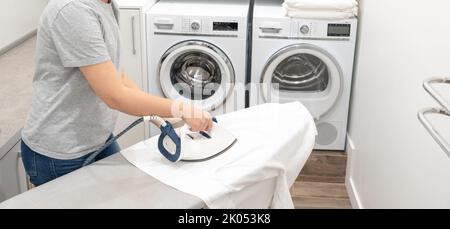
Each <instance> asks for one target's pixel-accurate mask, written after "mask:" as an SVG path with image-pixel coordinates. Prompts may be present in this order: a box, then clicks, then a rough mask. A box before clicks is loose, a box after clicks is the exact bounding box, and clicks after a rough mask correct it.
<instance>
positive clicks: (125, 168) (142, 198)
mask: <svg viewBox="0 0 450 229" xmlns="http://www.w3.org/2000/svg"><path fill="white" fill-rule="evenodd" d="M204 207H205V204H204V203H203V202H202V201H201V200H200V199H198V198H196V197H194V196H191V195H188V194H185V193H183V192H180V191H177V190H175V189H173V188H171V187H169V186H167V185H165V184H163V183H161V182H159V181H158V180H156V179H154V178H152V177H150V176H148V175H147V174H145V173H143V172H142V171H141V170H139V169H137V168H136V167H134V166H133V165H132V164H130V163H128V162H127V161H126V160H125V158H124V157H123V156H122V155H121V154H120V153H118V154H115V155H113V156H111V157H108V158H106V159H103V160H101V161H98V162H96V163H94V164H92V165H90V166H88V167H84V168H82V169H79V170H77V171H75V172H73V173H70V174H68V175H66V176H63V177H60V178H58V179H56V180H54V181H51V182H49V183H47V184H45V185H42V186H39V187H37V188H34V189H31V190H30V191H27V192H25V193H22V194H20V195H18V196H15V197H13V198H11V199H9V200H6V201H4V202H1V203H0V209H2V208H3V209H4V208H7V209H10V208H13V209H17V208H19V209H22V208H25V209H29V208H32V209H35V208H39V209H41V208H43V209H55V208H56V209H66V208H69V209H74V208H75V209H78V208H95V209H97V208H101V209H105V208H106V209H111V208H133V209H135V208H141V209H142V208H143V209H149V208H150V209H151V208H181V209H199V208H204Z"/></svg>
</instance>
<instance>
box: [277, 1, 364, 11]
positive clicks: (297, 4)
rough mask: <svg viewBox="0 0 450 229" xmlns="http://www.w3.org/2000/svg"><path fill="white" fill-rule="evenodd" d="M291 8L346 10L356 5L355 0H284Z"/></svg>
mask: <svg viewBox="0 0 450 229" xmlns="http://www.w3.org/2000/svg"><path fill="white" fill-rule="evenodd" d="M284 3H285V4H286V5H287V6H289V7H290V8H293V9H301V10H334V11H346V10H349V9H350V10H351V9H354V8H355V7H358V1H356V0H285V1H284Z"/></svg>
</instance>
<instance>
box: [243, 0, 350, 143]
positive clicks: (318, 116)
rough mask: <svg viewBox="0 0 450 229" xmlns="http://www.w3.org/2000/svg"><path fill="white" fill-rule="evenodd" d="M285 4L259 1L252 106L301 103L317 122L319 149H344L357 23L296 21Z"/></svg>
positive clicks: (255, 16) (254, 17)
mask: <svg viewBox="0 0 450 229" xmlns="http://www.w3.org/2000/svg"><path fill="white" fill-rule="evenodd" d="M281 4H282V1H277V0H270V1H269V0H256V1H255V6H254V11H253V38H252V41H253V45H252V46H253V50H252V62H251V63H252V71H251V84H250V85H249V91H250V105H256V104H260V103H267V102H281V103H285V102H292V101H300V102H302V103H303V104H304V105H305V106H306V107H307V108H308V109H309V111H310V112H311V114H312V115H313V117H314V118H315V120H316V124H317V129H318V132H319V134H318V137H317V140H316V147H315V148H316V149H318V150H344V149H345V144H346V135H347V134H346V133H347V120H348V113H349V112H348V111H349V103H350V94H351V84H352V75H353V62H354V55H355V43H356V35H357V23H358V21H357V18H351V19H345V20H317V19H315V20H309V19H292V18H289V17H286V16H285V11H284V9H283V8H282V6H281Z"/></svg>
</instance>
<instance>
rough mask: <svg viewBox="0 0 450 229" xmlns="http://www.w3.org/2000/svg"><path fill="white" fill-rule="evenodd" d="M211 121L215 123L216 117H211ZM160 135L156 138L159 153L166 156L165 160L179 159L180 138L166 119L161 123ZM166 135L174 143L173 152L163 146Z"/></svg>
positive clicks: (175, 160) (173, 160)
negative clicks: (163, 123)
mask: <svg viewBox="0 0 450 229" xmlns="http://www.w3.org/2000/svg"><path fill="white" fill-rule="evenodd" d="M212 121H213V122H215V123H217V119H216V117H213V118H212ZM160 128H161V135H159V138H158V149H159V152H161V154H162V155H163V156H164V157H165V158H167V160H169V161H171V162H177V161H179V160H180V157H181V139H180V136H178V135H177V133H176V132H175V129H174V128H173V126H172V124H171V123H170V122H168V121H166V123H165V125H161V127H160ZM166 137H169V138H170V140H171V141H172V142H173V143H174V144H175V146H176V149H175V153H174V154H172V153H170V152H169V151H168V150H167V149H166V148H165V147H164V139H165V138H166Z"/></svg>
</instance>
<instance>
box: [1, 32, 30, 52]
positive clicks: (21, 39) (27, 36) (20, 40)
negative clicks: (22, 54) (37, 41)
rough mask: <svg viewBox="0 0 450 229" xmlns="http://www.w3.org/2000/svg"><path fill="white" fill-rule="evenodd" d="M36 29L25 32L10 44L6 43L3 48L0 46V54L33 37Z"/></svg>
mask: <svg viewBox="0 0 450 229" xmlns="http://www.w3.org/2000/svg"><path fill="white" fill-rule="evenodd" d="M36 32H37V30H33V31H31V32H29V33H27V34H25V35H24V36H22V37H20V38H19V39H17V40H16V41H14V42H12V43H11V44H9V45H7V46H6V47H4V48H0V56H1V55H3V54H5V53H6V52H8V51H9V50H11V49H13V48H15V47H17V46H18V45H20V44H22V43H23V42H24V41H26V40H28V39H30V38H31V37H33V36H34V35H36Z"/></svg>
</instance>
